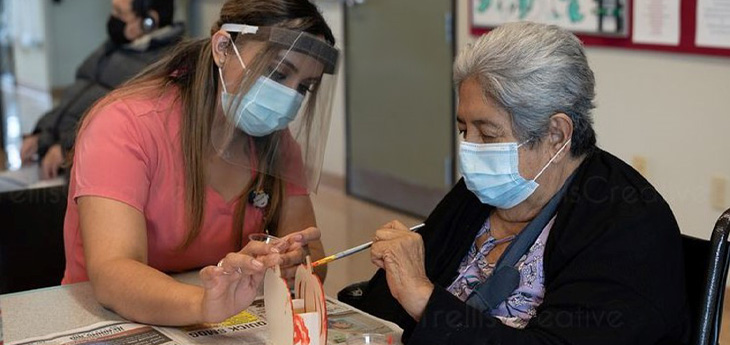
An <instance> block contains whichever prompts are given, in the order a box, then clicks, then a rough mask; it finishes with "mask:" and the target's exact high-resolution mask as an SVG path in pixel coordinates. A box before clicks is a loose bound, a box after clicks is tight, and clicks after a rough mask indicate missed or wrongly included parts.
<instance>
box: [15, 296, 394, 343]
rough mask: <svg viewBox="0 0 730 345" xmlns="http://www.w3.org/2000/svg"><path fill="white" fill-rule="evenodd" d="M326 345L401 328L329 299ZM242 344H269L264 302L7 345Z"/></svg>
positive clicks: (95, 326)
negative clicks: (181, 323) (229, 311)
mask: <svg viewBox="0 0 730 345" xmlns="http://www.w3.org/2000/svg"><path fill="white" fill-rule="evenodd" d="M327 314H328V317H329V325H328V326H329V333H328V339H327V344H330V345H334V344H344V343H345V341H346V339H347V337H348V335H350V334H362V333H379V334H385V335H391V336H392V337H393V338H392V339H393V343H394V344H399V341H400V333H401V330H400V328H399V327H398V326H397V325H395V324H393V323H390V322H387V321H384V320H380V319H377V318H375V317H373V316H370V315H368V314H365V313H362V312H360V311H357V310H355V309H352V308H351V307H349V306H348V305H345V304H342V303H340V302H338V301H336V300H333V299H331V298H327ZM189 344H190V345H241V344H261V345H267V344H269V343H268V329H267V324H266V313H265V311H264V301H263V299H257V300H255V301H254V302H253V303H252V304H251V306H250V307H249V308H248V309H246V310H245V311H243V312H241V313H240V314H238V315H236V316H233V317H231V318H229V319H228V320H225V321H223V322H221V323H216V324H201V325H194V326H187V327H179V328H172V327H157V326H149V325H141V324H136V323H132V322H127V321H111V322H99V323H96V324H93V325H91V326H87V327H82V328H76V329H73V330H70V331H65V332H60V333H55V334H49V335H46V336H42V337H36V338H29V339H24V340H20V341H15V342H12V343H8V344H6V345H189Z"/></svg>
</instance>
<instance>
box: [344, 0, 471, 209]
mask: <svg viewBox="0 0 730 345" xmlns="http://www.w3.org/2000/svg"><path fill="white" fill-rule="evenodd" d="M366 1H367V0H366ZM457 1H462V0H449V2H450V5H451V6H450V7H451V9H450V11H451V18H450V21H451V26H450V28H449V30H450V36H451V38H450V39H451V42H450V43H451V53H452V54H451V55H452V56H451V61H452V64H453V62H454V61H455V58H456V55H457V54H458V51H457V48H458V46H457V43H458V42H457V37H456V36H457V32H458V30H457V29H458V26H457V25H458V24H459V23H458V18H457V13H458V4H457ZM347 2H348V1H347V0H343V1H342V16H343V36H344V37H345V44H344V52H345V59H347V52H348V51H349V49H348V48H349V45H350V43H351V42H350V32H349V25H348V24H349V20H350V18H349V15H348V6H349V5H348V4H347ZM351 68H352V64H351V63H348V62H347V61H346V62H345V78H344V79H345V85H344V98H345V193H346V194H347V195H348V196H351V197H354V198H357V199H360V200H364V201H367V202H369V203H372V204H375V205H377V206H380V207H384V208H388V209H392V210H396V211H398V212H401V213H404V214H406V215H409V216H415V217H426V216H428V214H418V213H416V212H413V211H411V210H407V209H403V208H398V207H396V206H393V205H389V204H386V203H384V202H382V201H380V200H376V199H374V198H368V197H364V196H359V195H355V194H353V192H352V190H351V187H350V182H351V179H352V176H353V172H352V164H351V163H352V145H351V143H350V141H351V138H352V136H351V135H350V134H351V133H350V116H351V115H350V114H351V110H352V109H351V108H350V102H349V99H350V96H351V93H350V87H349V85H350V82H349V80H350V75H351V74H350V72H351V70H350V69H351ZM452 79H453V72H452ZM457 96H458V95H457V93H456V91H455V90H453V88H452V96H451V109H452V110H451V115H452V118H454V119H455V118H456V106H457ZM452 126H453V127H452V130H451V131H450V132H451V134H450V136H451V140H450V143H451V148H450V151H451V157H452V159H451V162H450V163H451V164H450V165H451V168H450V170H451V181H450V184H451V185H452V186H453V185H455V184H456V182H457V181H458V179H457V178H456V177H457V175H458V170H457V164H458V163H457V157H458V155H457V153H458V152H457V151H456V149H457V147H456V142H457V140H458V138H457V132H456V124H455V120H453V121H452ZM449 189H450V188H449ZM447 192H448V190H447Z"/></svg>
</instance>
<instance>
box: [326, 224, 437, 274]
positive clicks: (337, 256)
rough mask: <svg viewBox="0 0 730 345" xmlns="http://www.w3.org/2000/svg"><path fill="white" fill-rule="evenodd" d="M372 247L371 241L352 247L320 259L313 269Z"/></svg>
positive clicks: (421, 225) (413, 229) (412, 229)
mask: <svg viewBox="0 0 730 345" xmlns="http://www.w3.org/2000/svg"><path fill="white" fill-rule="evenodd" d="M425 225H426V224H425V223H421V224H418V225H416V226H414V227H412V228H411V229H410V230H411V231H416V230H418V229H420V228H422V227H424V226H425ZM372 245H373V241H370V242H368V243H363V244H361V245H359V246H357V247H352V248H350V249H347V250H343V251H341V252H339V253H337V254H334V255H330V256H328V257H326V258H322V259H319V260H317V261H315V262H313V263H312V267H317V266H321V265H326V264H328V263H330V262H332V261H335V260H338V259H342V258H344V257H347V256H350V255H352V254H355V253H359V252H361V251H363V250H365V249H368V248H370V246H372Z"/></svg>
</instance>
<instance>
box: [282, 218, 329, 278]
mask: <svg viewBox="0 0 730 345" xmlns="http://www.w3.org/2000/svg"><path fill="white" fill-rule="evenodd" d="M321 236H322V233H321V232H320V231H319V229H317V228H315V227H310V228H307V229H304V230H302V231H298V232H294V233H291V234H289V235H287V236H285V237H284V238H283V240H284V242H285V245H283V248H284V249H283V252H282V255H281V259H282V264H281V275H282V276H283V278H285V279H286V280H287V283H289V286H293V283H294V275H295V274H296V272H297V267H299V265H301V264H303V263H304V262H305V260H306V258H307V255H309V254H310V253H309V247H308V245H309V243H310V242H314V241H319V239H320V237H321ZM313 260H316V258H313Z"/></svg>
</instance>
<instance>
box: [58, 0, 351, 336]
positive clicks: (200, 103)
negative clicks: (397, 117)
mask: <svg viewBox="0 0 730 345" xmlns="http://www.w3.org/2000/svg"><path fill="white" fill-rule="evenodd" d="M334 44H335V39H334V36H333V35H332V31H331V29H330V28H329V26H328V25H327V23H326V22H325V20H324V18H323V17H322V15H321V13H320V12H319V10H318V8H317V7H316V6H315V5H314V4H313V3H311V2H310V1H308V0H229V1H226V2H225V3H224V4H223V6H222V8H221V11H220V17H219V19H218V20H217V21H216V23H215V24H214V25H213V27H212V29H211V37H209V38H204V39H196V40H189V41H184V42H182V43H180V44H178V45H177V46H176V47H175V48H174V49H173V50H172V51H171V52H170V53H169V54H168V55H166V56H165V57H164V58H163V59H161V60H160V61H158V62H157V63H155V64H154V65H152V66H151V67H150V68H148V69H146V70H145V71H144V72H142V73H141V74H139V75H138V76H136V77H135V78H133V79H132V80H130V81H129V82H127V83H126V84H125V85H124V86H122V87H121V88H119V89H116V90H114V91H112V92H111V93H110V94H109V95H107V96H106V97H104V98H103V99H102V100H100V101H99V102H98V103H97V104H96V105H95V106H94V107H93V108H92V109H91V110H90V111H89V112H88V113H87V114H86V115H85V117H84V119H83V120H82V122H81V125H80V126H79V134H78V139H77V142H76V145H75V147H74V149H73V151H72V154H71V158H72V161H73V164H72V166H71V172H70V174H69V175H70V184H69V196H68V209H67V212H66V219H65V224H64V245H65V255H66V270H65V274H64V278H63V281H62V283H63V284H71V283H76V282H83V281H89V282H90V283H91V285H92V287H93V289H94V295H95V297H96V299H97V300H98V301H99V303H101V304H102V305H104V306H105V307H107V308H110V309H112V310H114V311H115V312H116V313H118V314H119V315H121V316H122V317H125V318H127V319H130V320H134V321H138V322H142V323H149V324H159V325H187V324H196V323H203V322H220V321H222V320H224V319H226V318H228V317H230V316H233V315H236V314H238V313H239V312H241V311H242V310H243V309H245V308H247V307H248V306H249V305H250V303H251V302H252V301H253V298H255V297H256V293H257V288H258V287H259V285H260V284H261V281H262V279H263V275H264V272H265V269H266V268H267V267H272V266H273V265H277V264H278V265H280V267H281V271H282V276H283V278H287V279H290V280H291V279H292V278H293V277H294V274H295V271H296V268H297V267H298V266H299V265H300V264H301V263H303V262H304V261H305V258H306V257H307V256H308V255H311V258H312V260H313V261H314V260H317V259H320V258H322V257H323V256H324V250H323V248H322V243H321V241H320V232H319V230H318V229H317V228H316V227H315V226H316V222H315V217H314V210H313V207H312V202H311V200H310V198H309V193H310V192H311V191H313V190H314V188H316V185H317V182H318V180H319V172H320V170H321V167H322V160H321V157H322V155H323V154H324V146H325V145H324V144H325V141H326V138H327V131H328V129H329V117H330V105H331V104H332V94H333V91H334V87H333V85H334V82H335V81H336V78H335V76H334V74H335V72H336V66H337V60H338V57H339V52H338V50H337V49H336V48H335V47H334ZM257 233H269V234H271V235H273V236H277V237H279V238H280V239H281V242H280V243H278V244H276V245H270V244H265V243H264V242H256V241H254V242H251V241H250V235H252V234H257ZM201 267H202V268H203V269H202V270H201V271H200V278H201V282H202V287H201V286H196V285H190V284H185V283H182V282H178V281H176V280H175V279H173V278H171V277H170V276H169V275H168V274H170V273H174V272H183V271H190V270H195V269H200V268H201ZM317 273H318V274H320V277H321V278H324V274H325V272H324V270H320V271H318V272H317Z"/></svg>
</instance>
